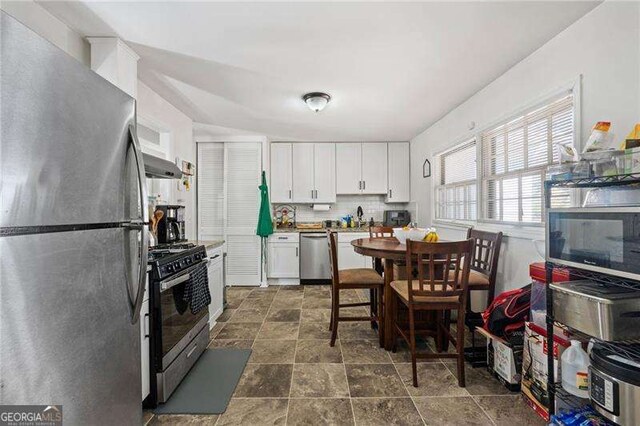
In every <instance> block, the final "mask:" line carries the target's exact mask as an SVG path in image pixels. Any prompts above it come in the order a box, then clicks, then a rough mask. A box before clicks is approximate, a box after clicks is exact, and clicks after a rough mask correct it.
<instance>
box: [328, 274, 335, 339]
mask: <svg viewBox="0 0 640 426" xmlns="http://www.w3.org/2000/svg"><path fill="white" fill-rule="evenodd" d="M335 298H336V295H335V290H334V287H333V284H332V285H331V313H330V314H329V331H331V330H333V300H334V299H335Z"/></svg>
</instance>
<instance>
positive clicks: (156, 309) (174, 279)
mask: <svg viewBox="0 0 640 426" xmlns="http://www.w3.org/2000/svg"><path fill="white" fill-rule="evenodd" d="M208 262H209V259H208V257H207V251H206V249H205V247H204V246H195V245H193V244H174V245H170V246H164V247H163V246H160V247H156V248H153V249H151V250H150V251H149V264H150V265H151V272H150V279H149V291H150V293H149V304H150V306H149V312H150V324H151V334H150V346H151V347H150V353H151V362H150V366H151V367H150V368H151V372H150V373H151V374H150V378H151V383H150V385H151V394H150V395H149V397H148V399H147V400H145V405H146V406H151V407H155V406H157V404H159V403H164V402H166V401H167V399H168V398H169V396H170V395H171V394H172V393H173V391H174V390H175V389H176V387H177V386H178V385H179V384H180V382H181V380H182V379H183V378H184V376H185V375H186V374H187V373H188V372H189V370H190V369H191V367H193V365H194V364H195V362H196V361H197V360H198V358H199V357H200V355H201V354H202V352H203V351H204V350H205V349H206V347H207V345H208V343H209V309H208V307H207V308H204V309H202V310H200V311H198V312H197V314H193V313H192V312H191V309H190V308H189V306H188V305H187V304H186V303H185V302H184V300H183V298H182V295H183V293H184V290H185V286H186V285H187V283H188V282H189V280H190V279H191V278H192V275H193V274H194V273H197V271H198V270H199V269H201V268H202V267H203V266H204V265H207V264H208Z"/></svg>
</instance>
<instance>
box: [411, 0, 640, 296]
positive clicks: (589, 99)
mask: <svg viewBox="0 0 640 426" xmlns="http://www.w3.org/2000/svg"><path fill="white" fill-rule="evenodd" d="M639 23H640V3H629V2H606V3H603V4H602V5H600V6H598V7H597V8H595V9H594V10H593V11H591V12H590V13H588V14H587V15H585V16H584V17H583V18H581V19H580V20H578V21H577V22H575V23H574V24H573V25H571V26H570V27H568V28H567V29H566V30H565V31H563V32H562V33H560V34H559V35H558V36H556V37H555V38H553V39H552V40H550V41H549V42H548V43H547V44H545V45H544V46H542V47H541V48H540V49H538V50H537V51H536V52H534V53H533V54H531V55H530V56H529V57H527V58H525V59H524V60H523V61H521V62H520V63H518V64H517V65H515V66H514V67H513V68H511V69H510V70H508V71H507V72H506V73H504V74H503V75H502V76H500V77H499V78H498V79H496V80H495V81H493V82H492V83H491V84H489V85H488V86H486V87H485V88H484V89H482V90H481V91H479V92H478V93H476V94H475V95H474V96H472V97H471V98H470V99H468V100H467V101H466V102H464V103H463V104H461V105H460V106H458V107H457V108H455V109H454V110H452V111H451V112H449V113H448V114H447V115H446V116H444V117H443V118H442V119H440V120H439V121H438V122H437V123H435V124H433V125H432V126H431V127H429V128H428V129H427V130H425V131H424V132H423V133H421V134H420V135H418V136H416V137H415V138H414V139H413V140H412V141H411V159H412V160H411V161H412V164H411V191H412V199H413V200H414V201H416V202H417V204H418V212H419V215H418V222H419V223H421V224H428V223H431V222H432V213H433V212H432V207H431V198H432V184H433V182H432V179H433V178H427V179H423V178H422V163H423V162H424V160H425V158H429V159H431V160H432V157H433V155H434V154H436V153H438V152H440V151H442V150H444V149H446V148H448V147H451V146H452V145H453V144H455V143H457V142H462V141H463V140H464V139H465V138H468V137H471V136H473V135H474V131H469V130H468V127H467V126H468V124H469V123H470V122H471V121H473V122H475V123H476V130H475V131H477V129H482V128H483V127H484V126H487V125H489V124H490V123H492V122H495V121H496V120H498V119H500V118H502V117H504V116H505V115H506V114H509V113H515V112H517V111H518V110H520V109H522V107H524V106H526V105H527V104H530V103H531V102H533V101H535V100H537V99H540V97H541V96H543V95H544V94H548V93H551V92H553V91H554V89H556V88H557V87H560V86H562V85H564V84H566V83H567V82H568V81H571V80H575V79H576V78H578V77H579V76H580V75H581V76H582V83H581V89H582V90H581V98H582V99H581V100H582V105H581V110H580V111H581V129H580V130H581V140H582V141H583V140H584V139H585V138H587V137H588V135H589V133H590V131H591V127H592V126H593V124H594V123H595V122H597V121H600V120H605V121H611V122H612V123H613V126H614V128H613V131H614V132H615V133H616V134H617V136H618V137H617V138H616V139H621V138H623V137H624V136H626V135H627V133H628V132H629V131H630V130H631V128H632V126H633V124H634V123H637V122H639V121H640V25H639ZM468 65H469V72H473V64H468ZM431 162H432V164H434V162H433V161H431ZM478 227H479V228H482V224H480V225H478ZM439 229H440V231H441V233H442V234H443V235H442V236H443V237H444V238H461V237H463V236H464V235H465V230H462V229H460V228H457V229H456V228H444V227H443V226H441V225H440V226H439ZM504 230H505V231H506V232H507V233H512V235H514V234H518V230H517V229H516V230H514V229H513V228H510V227H505V228H504ZM529 231H531V230H529ZM519 235H520V236H515V235H514V236H508V237H506V238H505V240H503V241H504V243H503V247H504V248H503V254H502V257H501V260H500V262H501V263H500V271H499V276H498V286H499V287H500V289H505V288H514V287H518V286H521V285H524V284H526V283H527V282H528V265H529V263H530V262H532V261H540V260H542V258H541V257H540V256H538V254H537V252H536V250H535V247H534V243H533V239H535V238H537V236H538V235H539V236H540V238H542V237H543V235H544V234H543V232H542V230H541V229H540V230H538V231H535V230H534V231H533V232H529V233H528V235H522V234H521V233H520V234H519Z"/></svg>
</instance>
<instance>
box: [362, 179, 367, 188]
mask: <svg viewBox="0 0 640 426" xmlns="http://www.w3.org/2000/svg"><path fill="white" fill-rule="evenodd" d="M362 189H367V181H366V180H363V181H362Z"/></svg>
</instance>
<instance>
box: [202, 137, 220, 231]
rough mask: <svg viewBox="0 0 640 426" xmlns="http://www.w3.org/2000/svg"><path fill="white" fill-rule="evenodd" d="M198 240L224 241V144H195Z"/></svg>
mask: <svg viewBox="0 0 640 426" xmlns="http://www.w3.org/2000/svg"><path fill="white" fill-rule="evenodd" d="M197 175H198V187H197V190H198V238H199V239H200V240H205V241H206V240H209V241H212V240H222V239H224V143H199V144H198V168H197Z"/></svg>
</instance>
